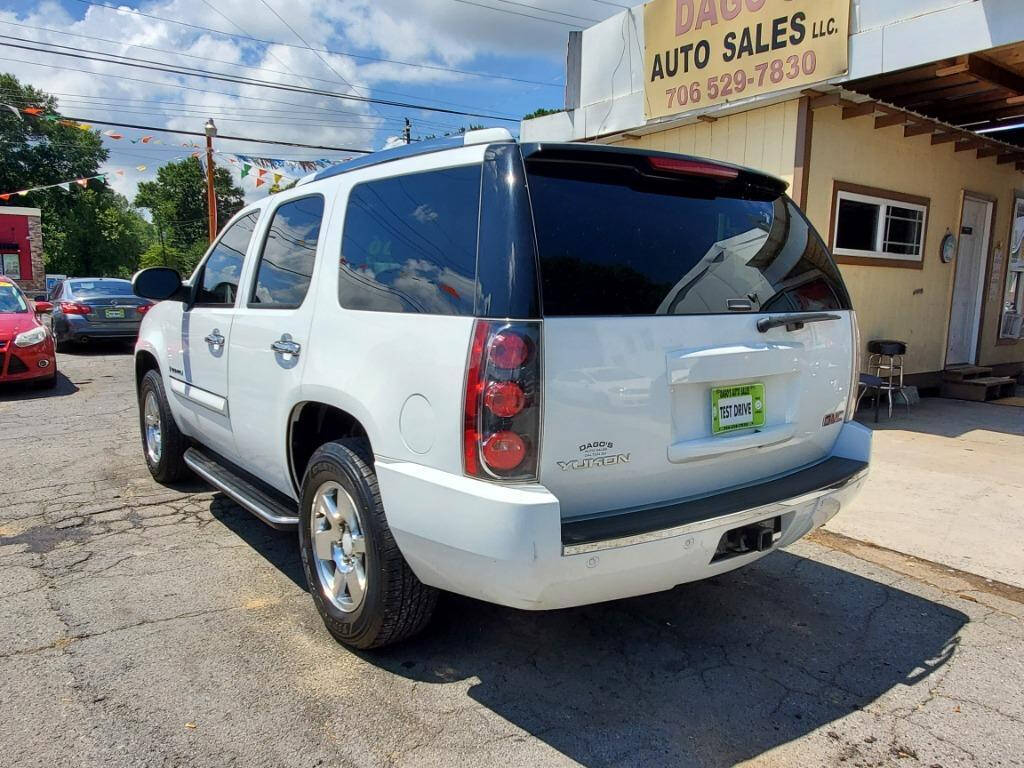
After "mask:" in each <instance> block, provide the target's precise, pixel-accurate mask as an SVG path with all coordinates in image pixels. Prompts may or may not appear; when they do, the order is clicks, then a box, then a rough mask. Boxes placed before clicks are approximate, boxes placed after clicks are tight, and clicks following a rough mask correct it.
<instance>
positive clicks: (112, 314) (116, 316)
mask: <svg viewBox="0 0 1024 768" xmlns="http://www.w3.org/2000/svg"><path fill="white" fill-rule="evenodd" d="M103 317H104V318H105V319H107V320H124V307H113V308H110V309H104V310H103Z"/></svg>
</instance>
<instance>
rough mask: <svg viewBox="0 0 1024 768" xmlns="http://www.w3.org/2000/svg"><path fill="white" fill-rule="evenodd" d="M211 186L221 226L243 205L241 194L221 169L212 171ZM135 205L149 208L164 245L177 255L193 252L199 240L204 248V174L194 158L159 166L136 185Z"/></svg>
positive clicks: (205, 227)
mask: <svg viewBox="0 0 1024 768" xmlns="http://www.w3.org/2000/svg"><path fill="white" fill-rule="evenodd" d="M213 188H214V191H215V192H216V194H217V221H218V223H219V224H220V225H222V226H223V224H224V222H226V221H227V220H228V219H230V218H231V217H232V216H233V215H235V213H236V212H238V210H239V209H241V208H242V207H243V206H244V205H245V199H244V196H243V194H244V193H243V192H242V190H241V189H239V188H238V187H236V186H235V184H234V182H233V181H232V180H231V173H230V172H228V171H227V170H225V169H224V168H217V169H216V170H215V171H214V175H213ZM135 205H137V206H138V207H139V208H146V209H148V210H149V212H150V214H151V215H152V217H153V224H154V225H155V226H156V228H157V230H158V233H162V235H163V237H164V241H165V245H168V246H171V247H172V248H175V249H177V250H178V252H179V253H181V254H185V253H187V252H191V251H194V250H195V246H196V244H197V243H202V245H203V248H204V249H205V245H206V243H207V242H208V233H207V219H206V173H205V171H204V170H203V168H202V166H201V165H200V164H199V160H198V159H197V158H194V157H189V158H186V159H184V160H179V161H178V162H175V163H168V164H166V165H164V166H161V167H160V169H159V170H158V171H157V173H156V181H144V182H142V183H140V184H139V192H138V194H137V195H136V196H135ZM200 253H201V251H200Z"/></svg>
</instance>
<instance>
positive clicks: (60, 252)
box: [0, 74, 151, 276]
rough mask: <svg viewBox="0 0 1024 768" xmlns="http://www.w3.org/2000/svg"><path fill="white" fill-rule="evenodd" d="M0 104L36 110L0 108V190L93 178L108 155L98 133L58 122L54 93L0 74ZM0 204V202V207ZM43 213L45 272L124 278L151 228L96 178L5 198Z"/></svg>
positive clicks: (118, 196)
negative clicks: (85, 183)
mask: <svg viewBox="0 0 1024 768" xmlns="http://www.w3.org/2000/svg"><path fill="white" fill-rule="evenodd" d="M0 104H5V105H9V106H11V107H15V108H17V109H19V110H20V109H23V108H25V107H37V108H39V109H40V110H42V111H41V112H40V114H38V115H28V114H24V113H23V114H22V115H21V116H19V115H16V114H15V113H14V111H12V110H11V109H7V108H0V157H2V161H0V194H2V193H7V192H14V191H17V190H20V189H26V188H28V187H34V186H43V185H47V184H57V183H60V182H65V181H68V180H70V179H75V178H82V177H87V176H95V175H97V174H98V173H100V165H101V164H102V163H103V162H104V161H106V159H107V157H108V153H107V150H106V149H104V147H103V143H102V141H101V139H100V135H99V133H98V132H97V131H93V130H82V128H80V127H79V126H78V124H76V123H71V122H69V121H62V120H61V119H60V117H59V115H58V114H57V111H56V109H57V102H56V99H54V97H53V96H51V95H49V94H47V93H44V92H43V91H40V90H38V89H36V88H33V87H32V86H30V85H23V84H22V83H20V82H19V81H18V80H17V79H16V78H15V77H14V76H12V75H9V74H0ZM3 204H4V203H3V201H0V205H3ZM6 204H7V205H28V206H36V207H38V208H40V209H41V210H42V227H43V255H44V259H45V262H46V268H47V270H48V271H50V272H62V273H65V274H69V275H99V276H115V275H118V276H125V275H129V274H131V272H132V271H133V270H134V269H135V268H136V266H137V265H138V259H139V255H140V254H141V253H142V251H143V249H145V247H146V246H147V245H148V243H149V239H150V236H151V235H150V231H151V227H150V225H149V224H148V223H147V222H146V221H145V220H144V219H143V218H142V216H141V215H140V214H139V212H138V211H136V210H135V209H134V208H133V207H132V206H131V205H130V204H129V202H128V201H127V200H126V199H125V198H124V197H123V196H122V195H119V194H117V193H115V192H114V191H113V190H111V189H109V188H108V187H106V186H105V185H104V184H103V183H102V182H99V181H90V182H89V188H88V189H84V190H83V189H81V188H79V187H78V186H74V185H73V186H72V187H71V189H70V190H67V191H65V190H63V189H60V188H52V189H45V190H40V191H38V192H31V193H29V194H28V195H27V196H25V197H22V196H16V197H12V198H10V199H9V200H8V201H7V202H6Z"/></svg>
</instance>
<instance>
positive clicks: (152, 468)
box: [139, 370, 188, 483]
mask: <svg viewBox="0 0 1024 768" xmlns="http://www.w3.org/2000/svg"><path fill="white" fill-rule="evenodd" d="M150 392H152V393H153V394H154V396H155V398H156V404H157V408H158V409H159V411H160V436H161V440H160V442H161V443H162V446H161V451H160V460H159V461H156V462H154V461H153V459H152V457H151V456H150V455H149V451H148V450H146V418H145V415H144V411H145V402H146V395H147V394H148V393H150ZM139 432H140V434H141V437H142V455H143V457H144V458H145V459H146V466H147V467H149V473H150V474H151V475H153V479H154V480H156V481H157V482H158V483H173V482H175V481H177V480H181V479H182V478H183V477H185V475H186V474H188V467H186V466H185V459H184V456H185V451H186V449H187V448H188V440H187V438H186V437H185V436H184V435H183V434H181V432H180V431H179V430H178V425H177V424H176V423H175V422H174V416H173V415H171V409H170V406H169V405H168V404H167V394H166V393H165V391H164V382H163V379H161V378H160V372H159V371H157V370H151V371H147V372H146V375H145V376H143V377H142V384H141V385H140V386H139Z"/></svg>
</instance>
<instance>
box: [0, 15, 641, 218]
mask: <svg viewBox="0 0 1024 768" xmlns="http://www.w3.org/2000/svg"><path fill="white" fill-rule="evenodd" d="M96 3H102V4H105V5H106V4H109V5H111V6H113V5H117V6H118V8H119V9H121V10H110V9H108V8H103V7H98V5H97V4H96ZM473 3H477V4H478V5H486V6H490V7H489V8H481V7H478V5H474V4H473ZM625 5H626V3H624V2H611V0H516V1H515V2H512V0H334V2H329V3H323V2H312V0H153V1H152V2H136V3H133V4H118V2H117V0H95V3H90V2H86V0H45V1H44V2H25V1H24V0H16V1H15V2H12V1H11V0H0V35H4V36H5V37H0V44H2V43H6V44H10V43H19V42H24V43H27V44H32V42H29V41H42V42H47V43H51V44H60V45H64V46H69V47H70V48H73V49H75V50H78V51H81V52H83V53H85V55H99V56H101V57H105V56H107V55H109V54H120V55H123V56H132V57H137V58H141V59H148V60H151V61H159V62H164V63H166V64H174V65H179V66H190V67H199V68H202V69H205V70H208V71H216V72H221V73H230V74H232V75H240V76H247V77H250V78H257V79H260V80H269V81H274V82H277V83H282V84H293V85H298V86H302V87H315V88H318V89H323V90H328V91H331V92H336V93H349V94H357V95H369V96H372V97H374V98H382V99H389V100H394V101H403V102H413V103H429V104H431V105H438V106H449V107H451V108H452V109H460V110H465V111H468V112H481V113H487V114H493V115H499V114H500V115H505V116H509V117H512V118H515V119H518V118H520V117H522V115H524V114H525V113H527V112H530V111H532V110H534V109H536V108H537V107H549V108H557V107H560V106H561V105H562V100H563V86H562V83H563V81H564V67H565V44H566V39H567V37H568V33H569V31H570V30H571V29H580V28H584V27H586V26H589V25H590V24H592V23H593V22H594V21H595V20H600V19H604V18H607V17H608V16H610V15H612V14H614V13H616V12H618V11H620V10H621V9H622V7H624V6H625ZM131 11H134V13H132V12H131ZM275 11H276V13H275ZM143 14H145V15H143ZM529 16H541V17H544V19H546V20H540V19H537V18H529ZM173 22H184V24H176V23H173ZM186 25H192V26H186ZM201 28H208V29H201ZM208 30H219V31H221V32H225V33H227V34H219V33H217V32H213V31H208ZM245 36H248V37H252V38H258V39H259V40H261V41H269V42H271V43H273V44H270V45H268V44H266V43H263V42H254V41H253V40H247V39H245ZM309 48H314V49H326V50H327V51H331V53H326V52H319V53H315V52H313V51H311V50H309ZM64 50H66V51H68V50H70V49H64ZM94 52H99V53H94ZM342 53H345V54H356V55H358V56H362V57H367V58H357V57H354V56H351V55H342ZM379 59H388V60H391V61H390V62H388V61H380V60H379ZM393 62H405V63H401V64H399V63H393ZM41 65H56V66H41ZM413 65H428V66H426V67H425V66H413ZM246 67H249V68H246ZM453 69H457V70H464V71H466V72H475V73H491V74H497V75H503V76H506V77H508V78H516V79H518V80H526V81H532V82H516V81H513V80H509V79H501V78H493V77H477V76H470V75H466V74H459V73H456V72H453V71H451V70H453ZM0 71H5V72H12V73H14V74H15V75H17V76H18V77H19V79H21V80H22V81H23V82H28V83H31V84H33V85H35V86H37V87H39V88H42V89H44V90H46V91H49V92H51V93H55V94H60V95H58V98H59V100H60V108H61V111H62V112H63V113H64V114H67V115H71V116H74V117H78V118H83V119H86V120H94V121H99V120H111V121H114V122H125V123H135V124H142V125H154V126H169V127H172V128H178V129H184V130H202V125H203V123H204V122H205V120H206V117H207V116H212V117H213V118H214V119H215V121H216V123H217V125H218V128H219V130H220V133H221V134H222V135H239V136H252V137H263V138H274V139H280V140H285V141H296V142H301V143H309V144H318V145H325V146H346V147H357V148H367V149H376V148H380V147H382V146H384V145H385V144H386V143H387V142H388V141H389V139H390V140H393V137H395V136H397V135H398V134H400V132H401V121H402V119H403V118H405V117H408V118H409V119H410V120H411V121H412V124H413V136H414V137H415V136H424V135H428V134H441V133H444V132H445V131H451V130H455V129H457V128H458V127H460V126H466V125H468V124H470V123H477V124H483V125H488V126H505V127H508V128H509V129H511V130H512V131H513V132H514V133H515V132H516V131H517V130H518V124H517V123H516V122H504V121H499V120H493V119H484V118H476V117H460V116H456V115H445V114H438V113H430V112H426V111H421V110H417V109H410V108H405V107H391V106H380V105H370V104H366V103H362V102H354V101H344V100H339V99H336V98H331V97H323V96H314V95H310V94H305V93H296V92H287V91H281V90H272V89H268V88H264V87H259V86H253V85H237V84H234V83H227V82H219V81H213V80H210V79H204V78H199V77H192V76H180V75H172V74H166V73H159V72H153V71H146V70H140V69H130V68H127V67H123V66H118V65H115V64H110V63H107V62H95V61H82V60H79V59H74V58H68V57H63V56H56V55H52V54H47V53H38V52H34V51H25V50H22V49H17V48H12V47H9V45H0ZM456 105H458V106H456ZM96 127H97V128H100V129H103V130H108V129H110V128H111V127H110V126H101V125H99V124H98V123H97V124H96ZM113 130H117V131H118V132H120V133H122V134H123V135H124V136H125V137H126V138H125V139H121V140H113V139H109V138H108V139H105V143H106V144H107V145H108V147H109V148H110V149H111V151H112V155H111V159H110V161H109V163H108V166H107V170H111V171H112V170H114V169H119V170H121V171H123V175H114V176H112V177H111V183H112V184H113V185H114V186H115V188H117V189H118V190H119V191H121V192H123V193H125V194H127V195H128V196H129V197H131V196H133V195H134V192H135V187H136V185H137V183H138V182H139V181H140V180H144V179H147V178H152V177H153V174H154V171H155V169H156V167H158V166H159V165H160V164H161V163H163V162H166V161H167V160H168V159H174V158H178V157H182V156H187V155H188V154H189V152H190V151H191V150H190V149H189V148H185V147H181V146H180V144H181V142H182V141H188V140H189V139H188V138H187V137H177V138H176V137H174V136H172V135H170V134H155V133H153V132H149V131H133V130H131V129H127V128H124V129H122V128H116V129H113ZM144 133H145V134H150V133H153V135H154V136H158V137H159V138H160V139H161V140H162V141H164V142H165V144H163V145H161V146H154V145H151V144H150V145H146V146H142V145H132V144H130V143H129V142H128V140H127V138H128V137H138V136H140V135H142V134H144ZM196 141H199V139H196ZM217 147H218V149H219V150H221V151H223V152H238V153H245V154H251V155H261V156H270V157H281V158H285V159H310V158H321V157H337V156H340V155H339V153H332V152H327V151H322V150H303V149H298V148H294V147H275V146H273V145H267V144H242V143H237V142H229V141H218V143H217ZM225 160H226V157H225V156H221V157H219V158H218V162H220V163H223V164H225V165H226V167H234V166H230V165H228V164H227V163H226V162H225ZM139 165H145V166H146V170H145V171H137V170H136V167H137V166H139ZM235 170H236V173H237V168H236V169H235ZM243 187H244V188H245V189H246V191H247V194H248V196H249V197H250V198H255V197H258V196H260V195H262V194H265V189H266V187H263V188H261V189H259V190H256V189H255V188H254V187H253V185H252V183H251V182H250V181H249V180H246V181H245V182H244V183H243Z"/></svg>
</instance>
